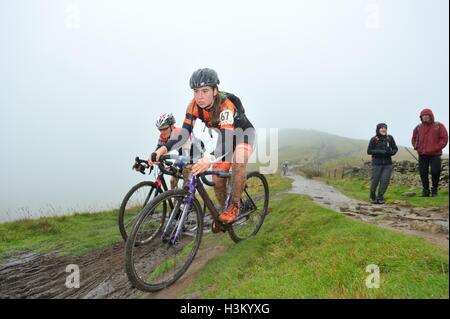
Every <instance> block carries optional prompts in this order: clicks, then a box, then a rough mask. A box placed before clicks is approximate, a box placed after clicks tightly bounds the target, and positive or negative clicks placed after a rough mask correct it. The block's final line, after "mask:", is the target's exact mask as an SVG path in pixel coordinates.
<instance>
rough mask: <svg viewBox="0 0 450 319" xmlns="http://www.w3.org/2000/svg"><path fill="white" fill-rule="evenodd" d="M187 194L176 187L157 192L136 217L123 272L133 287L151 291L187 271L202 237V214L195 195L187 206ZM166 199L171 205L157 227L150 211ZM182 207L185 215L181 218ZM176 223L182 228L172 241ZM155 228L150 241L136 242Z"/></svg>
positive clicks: (157, 209)
mask: <svg viewBox="0 0 450 319" xmlns="http://www.w3.org/2000/svg"><path fill="white" fill-rule="evenodd" d="M188 195H189V193H188V192H187V191H185V190H178V189H175V190H170V191H167V192H165V193H163V194H160V195H158V196H157V197H156V198H155V199H154V200H153V201H152V202H151V203H150V204H149V205H148V206H147V207H145V209H144V210H143V211H142V212H141V214H140V215H139V217H138V218H137V219H136V221H135V223H134V225H133V228H132V230H131V232H130V235H129V238H128V240H127V243H126V247H125V255H126V272H127V275H128V278H129V280H130V281H131V283H132V285H133V286H134V287H136V288H138V289H140V290H142V291H148V292H152V291H157V290H160V289H163V288H165V287H167V286H170V285H171V284H173V283H174V282H175V281H176V280H177V279H178V278H180V277H181V276H182V275H183V274H184V273H185V272H186V270H187V269H188V268H189V266H190V264H191V263H192V261H193V259H194V258H195V255H196V253H197V250H198V248H199V246H200V241H201V238H202V232H203V215H202V207H201V206H200V203H199V202H198V200H197V199H195V198H194V200H193V201H192V203H191V204H190V206H189V209H188V208H187V207H188V206H187V200H186V199H187V197H188ZM168 201H171V202H172V203H173V209H172V210H171V211H170V212H169V213H170V215H169V216H168V217H167V218H165V221H164V225H163V227H162V228H158V225H157V223H154V221H152V214H155V213H158V212H159V211H160V210H161V209H163V206H164V205H166V206H167V204H166V203H167V202H168ZM185 207H186V208H185ZM185 209H186V210H187V212H186V213H187V215H185V217H186V218H185V220H184V221H182V220H181V219H182V216H183V211H184V210H185ZM194 222H196V223H197V225H194V224H193V223H194ZM179 225H181V226H180V229H181V232H180V233H179V236H178V237H177V240H176V241H173V240H172V239H173V238H174V234H175V233H176V230H177V229H178V226H179ZM156 229H158V232H157V234H156V236H154V237H153V239H152V240H151V241H147V243H146V244H145V245H136V242H139V241H142V238H147V236H148V235H147V233H148V232H150V233H152V232H154V231H155V230H156Z"/></svg>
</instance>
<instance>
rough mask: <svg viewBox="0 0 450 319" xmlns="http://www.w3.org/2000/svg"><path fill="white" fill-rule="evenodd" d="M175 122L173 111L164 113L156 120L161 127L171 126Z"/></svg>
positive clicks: (158, 126) (157, 126)
mask: <svg viewBox="0 0 450 319" xmlns="http://www.w3.org/2000/svg"><path fill="white" fill-rule="evenodd" d="M173 124H175V117H174V116H173V114H172V113H164V114H163V115H161V116H160V117H159V118H158V120H157V121H156V128H158V129H160V128H161V127H164V126H170V125H173Z"/></svg>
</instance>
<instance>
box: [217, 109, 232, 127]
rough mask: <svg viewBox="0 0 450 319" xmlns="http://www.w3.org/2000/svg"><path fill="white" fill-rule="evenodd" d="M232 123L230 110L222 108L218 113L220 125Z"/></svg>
mask: <svg viewBox="0 0 450 319" xmlns="http://www.w3.org/2000/svg"><path fill="white" fill-rule="evenodd" d="M233 123H234V116H233V112H232V111H231V110H224V111H222V113H220V125H230V124H233Z"/></svg>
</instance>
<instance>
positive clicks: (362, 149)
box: [278, 129, 448, 168]
mask: <svg viewBox="0 0 450 319" xmlns="http://www.w3.org/2000/svg"><path fill="white" fill-rule="evenodd" d="M278 134H279V138H278V142H279V148H278V151H279V164H280V165H282V163H283V162H284V161H285V160H287V161H289V163H290V164H298V165H302V166H305V165H321V166H322V167H323V168H332V167H342V166H350V165H361V164H363V162H365V161H369V160H370V159H371V157H370V156H369V155H367V146H368V143H369V140H368V139H367V140H363V139H352V138H347V137H342V136H338V135H334V134H330V133H325V132H320V131H316V130H303V129H280V130H279V133H278ZM397 146H398V149H399V150H398V153H397V154H396V155H395V156H394V157H393V160H394V161H403V160H407V161H415V160H414V158H413V157H412V155H411V154H409V153H408V151H406V149H405V146H402V145H397ZM408 149H409V150H410V151H411V152H412V153H413V154H414V155H415V156H417V153H416V152H415V151H414V149H412V148H409V147H408ZM445 157H448V155H445Z"/></svg>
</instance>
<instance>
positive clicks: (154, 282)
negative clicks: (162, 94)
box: [125, 155, 269, 292]
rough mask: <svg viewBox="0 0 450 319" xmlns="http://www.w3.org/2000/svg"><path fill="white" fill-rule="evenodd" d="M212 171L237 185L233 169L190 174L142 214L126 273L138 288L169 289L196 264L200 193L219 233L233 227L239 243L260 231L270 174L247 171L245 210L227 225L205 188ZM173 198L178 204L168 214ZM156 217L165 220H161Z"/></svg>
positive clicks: (130, 242) (128, 251) (136, 224)
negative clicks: (191, 222)
mask: <svg viewBox="0 0 450 319" xmlns="http://www.w3.org/2000/svg"><path fill="white" fill-rule="evenodd" d="M178 158H179V156H174V155H164V156H161V158H160V163H165V164H167V161H169V160H173V159H178ZM168 165H170V164H168ZM208 175H216V176H219V177H222V178H227V179H228V184H229V185H230V184H231V180H230V178H231V173H230V172H222V171H207V172H205V173H203V174H199V175H198V176H193V175H192V174H190V175H189V178H188V179H187V182H186V184H185V186H184V187H183V189H175V190H170V191H167V192H164V193H162V194H159V195H158V196H157V197H156V198H154V199H153V200H152V201H151V202H149V203H148V204H147V205H146V206H145V207H144V208H143V209H142V211H141V212H140V213H139V216H138V218H137V219H136V220H135V222H134V224H133V227H132V230H131V232H130V235H129V237H128V240H127V243H126V247H125V256H126V273H127V276H128V278H129V280H130V281H131V283H132V285H133V286H134V287H136V288H138V289H140V290H142V291H147V292H154V291H158V290H161V289H164V288H166V287H168V286H170V285H171V284H173V283H174V282H175V281H176V280H178V279H179V278H180V277H181V276H182V275H183V274H184V273H185V272H186V271H187V269H188V268H189V266H190V265H191V263H192V261H193V260H194V258H195V255H196V253H197V251H198V248H199V246H200V242H201V239H202V235H203V231H202V230H203V219H204V217H205V211H204V210H202V207H201V206H200V202H199V201H198V199H197V198H196V196H195V194H196V192H198V193H199V194H200V197H201V198H202V200H203V201H204V204H205V206H206V207H207V208H208V210H209V211H210V212H211V215H212V218H213V223H212V226H211V227H212V232H213V233H218V232H228V234H229V236H230V237H231V239H232V240H233V241H234V242H235V243H239V242H240V241H242V240H245V239H247V238H250V237H252V236H254V235H256V234H257V233H258V231H259V230H260V228H261V226H262V224H263V222H264V219H265V217H266V215H267V213H268V206H269V186H268V183H267V180H266V178H265V177H264V175H262V174H260V173H259V172H250V173H248V174H247V181H246V185H245V189H244V192H243V194H242V196H241V201H240V214H239V216H238V217H237V218H236V220H235V221H234V222H233V223H232V224H224V223H222V222H220V221H219V219H218V218H219V211H218V210H217V209H216V207H215V206H214V204H213V202H212V200H211V198H210V197H209V195H208V193H207V191H206V189H205V187H204V184H207V185H209V184H211V183H210V182H209V181H208V180H207V179H206V176H208ZM230 191H231V188H230V187H228V191H227V199H226V205H228V204H229V202H230ZM167 203H172V204H173V206H172V207H173V208H172V209H171V212H170V214H169V215H168V216H167V212H166V208H165V207H167ZM154 216H157V217H156V220H158V221H162V222H156V223H155V217H154ZM189 217H190V218H191V220H195V221H196V223H197V224H196V226H197V227H195V228H194V227H186V225H185V221H186V220H188V218H189ZM136 242H145V245H136Z"/></svg>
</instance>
